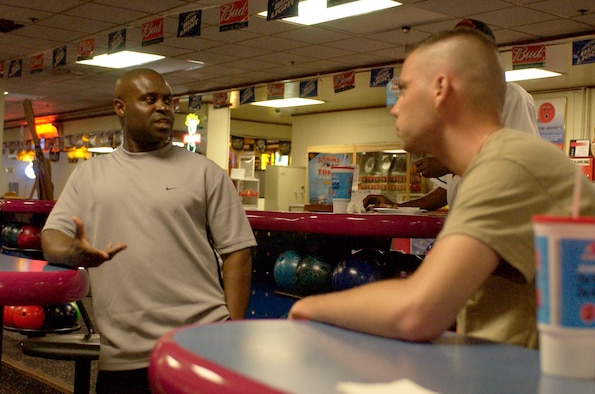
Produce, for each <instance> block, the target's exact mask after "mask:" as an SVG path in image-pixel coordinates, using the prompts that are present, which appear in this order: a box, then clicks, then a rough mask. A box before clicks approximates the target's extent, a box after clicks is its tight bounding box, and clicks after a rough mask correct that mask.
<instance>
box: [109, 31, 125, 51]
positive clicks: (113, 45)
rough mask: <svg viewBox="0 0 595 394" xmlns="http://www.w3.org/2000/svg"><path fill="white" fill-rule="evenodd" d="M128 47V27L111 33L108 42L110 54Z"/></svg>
mask: <svg viewBox="0 0 595 394" xmlns="http://www.w3.org/2000/svg"><path fill="white" fill-rule="evenodd" d="M125 48H126V29H122V30H118V31H115V32H113V33H110V34H109V36H108V42H107V53H108V55H110V54H112V53H116V52H120V51H123V50H124V49H125Z"/></svg>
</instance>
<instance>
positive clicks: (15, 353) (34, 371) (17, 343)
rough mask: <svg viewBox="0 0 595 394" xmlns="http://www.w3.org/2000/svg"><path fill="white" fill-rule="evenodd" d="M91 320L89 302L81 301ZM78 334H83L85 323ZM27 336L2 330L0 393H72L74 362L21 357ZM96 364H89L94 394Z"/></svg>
mask: <svg viewBox="0 0 595 394" xmlns="http://www.w3.org/2000/svg"><path fill="white" fill-rule="evenodd" d="M83 302H84V304H85V307H86V309H87V311H88V312H89V314H90V315H91V318H93V309H92V305H91V299H90V298H87V299H84V300H83ZM82 325H83V327H82V328H81V329H80V330H78V331H77V333H81V334H84V333H86V332H87V331H86V328H85V327H84V324H82ZM26 338H27V337H26V336H24V335H22V334H20V333H18V332H14V331H8V330H4V336H3V340H2V369H0V394H57V393H72V392H73V390H74V361H62V360H50V359H45V358H40V357H31V356H27V355H25V354H23V352H22V350H21V341H22V340H23V339H26ZM96 378H97V362H96V361H93V362H92V363H91V382H90V385H91V389H90V392H91V393H94V392H95V379H96Z"/></svg>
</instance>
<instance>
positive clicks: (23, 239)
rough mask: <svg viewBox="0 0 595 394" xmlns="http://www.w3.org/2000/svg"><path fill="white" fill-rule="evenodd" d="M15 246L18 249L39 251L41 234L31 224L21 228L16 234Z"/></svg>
mask: <svg viewBox="0 0 595 394" xmlns="http://www.w3.org/2000/svg"><path fill="white" fill-rule="evenodd" d="M17 246H18V248H19V249H37V250H41V232H40V230H39V228H38V227H36V226H34V225H32V224H25V225H23V226H21V228H20V229H19V232H18V233H17Z"/></svg>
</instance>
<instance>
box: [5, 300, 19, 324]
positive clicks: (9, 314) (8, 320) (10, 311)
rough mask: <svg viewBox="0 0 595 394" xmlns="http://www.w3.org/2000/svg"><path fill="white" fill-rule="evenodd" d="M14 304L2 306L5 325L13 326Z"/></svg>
mask: <svg viewBox="0 0 595 394" xmlns="http://www.w3.org/2000/svg"><path fill="white" fill-rule="evenodd" d="M15 309H16V306H12V305H11V306H5V307H4V314H3V316H4V325H5V326H6V327H14V310H15Z"/></svg>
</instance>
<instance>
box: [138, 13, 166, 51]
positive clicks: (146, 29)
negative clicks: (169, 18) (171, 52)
mask: <svg viewBox="0 0 595 394" xmlns="http://www.w3.org/2000/svg"><path fill="white" fill-rule="evenodd" d="M142 40H143V41H142V46H144V47H145V46H147V45H152V44H158V43H160V42H163V18H159V19H155V20H152V21H151V22H147V23H143V25H142Z"/></svg>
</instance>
